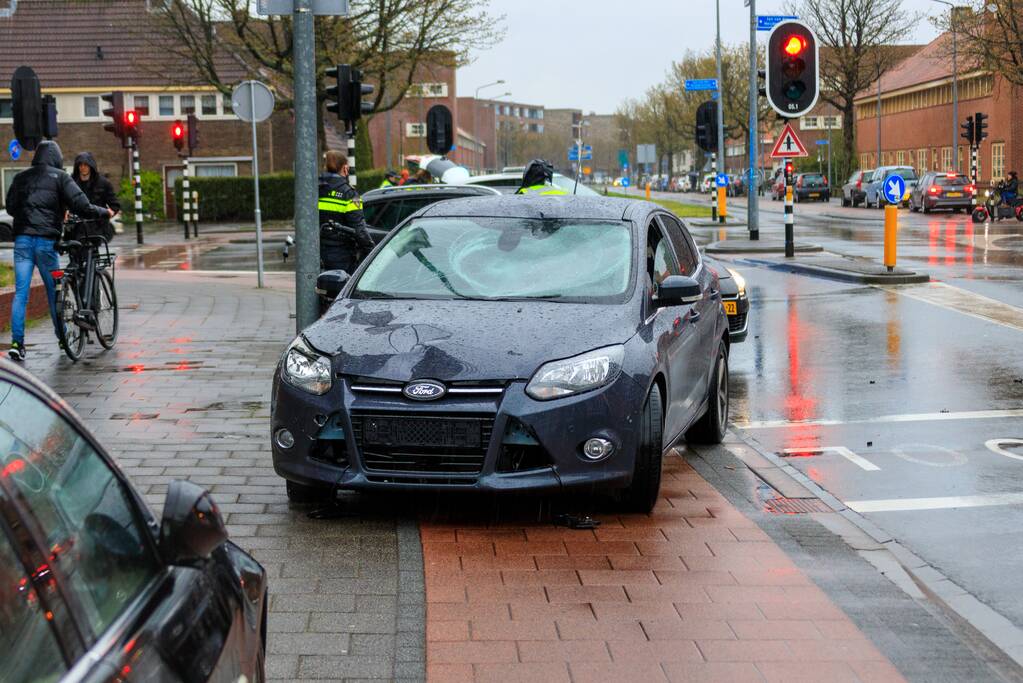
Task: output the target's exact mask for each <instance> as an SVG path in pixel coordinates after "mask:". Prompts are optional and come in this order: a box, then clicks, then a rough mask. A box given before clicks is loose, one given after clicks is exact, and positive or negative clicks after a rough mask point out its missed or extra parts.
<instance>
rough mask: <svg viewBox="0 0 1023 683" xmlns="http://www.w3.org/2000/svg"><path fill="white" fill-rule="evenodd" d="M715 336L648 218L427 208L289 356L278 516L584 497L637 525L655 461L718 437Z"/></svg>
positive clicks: (592, 205)
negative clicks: (395, 499) (383, 496)
mask: <svg viewBox="0 0 1023 683" xmlns="http://www.w3.org/2000/svg"><path fill="white" fill-rule="evenodd" d="M580 263H585V264H587V267H586V268H579V267H578V264H580ZM697 319H698V320H699V323H697ZM728 330H729V326H728V320H727V316H726V315H725V312H724V307H723V305H722V301H721V294H720V280H719V277H718V275H717V273H716V272H715V271H714V270H713V269H712V268H710V267H709V266H707V265H706V264H705V263H704V261H703V259H702V257H701V256H700V253H699V251H698V250H697V248H696V245H695V243H694V241H693V239H692V236H691V235H689V233H688V231H687V230H686V229H685V227H684V226H683V224H682V222H681V221H680V220H679V219H678V218H676V217H675V216H674V215H672V214H670V213H668V212H667V211H665V210H664V209H661V208H660V207H658V206H656V205H654V204H651V203H648V202H641V201H634V200H624V199H613V198H603V197H594V198H586V197H578V198H574V199H573V200H572V201H567V202H566V201H559V200H557V199H552V198H547V197H534V196H527V197H481V198H473V199H463V200H459V201H452V202H439V203H436V204H433V205H431V206H428V207H426V208H425V209H422V210H420V211H419V212H418V213H417V214H415V215H414V216H412V217H411V218H410V219H409V220H408V221H406V222H405V223H404V224H403V225H402V226H401V227H399V228H398V229H397V230H395V231H394V232H392V233H391V234H390V235H389V236H388V237H387V239H386V240H384V242H382V243H381V244H380V245H379V246H378V247H377V249H376V250H375V251H374V252H373V254H371V255H370V257H369V258H368V259H367V260H366V261H365V262H364V263H363V264H362V265H361V266H360V267H359V269H358V270H357V271H356V272H355V273H354V274H353V275H352V277H351V278H350V279H349V280H348V281H347V283H345V285H344V288H343V289H342V291H341V292H340V295H339V296H338V299H337V300H336V301H335V302H334V304H333V306H331V309H330V312H329V313H328V314H327V315H325V316H323V317H322V318H321V319H320V320H319V321H318V322H316V323H314V324H313V325H311V326H309V327H308V328H306V329H305V330H303V331H302V333H301V334H300V335H299V336H298V337H297V338H296V339H295V340H294V341H293V342H292V343H291V344H290V345H289V346H288V348H287V349H286V351H285V353H284V354H283V356H282V358H281V362H280V363H279V365H278V367H277V370H276V372H275V373H274V378H273V401H272V404H273V406H274V407H273V411H272V416H271V442H272V449H273V462H274V468H275V470H276V471H277V473H278V474H279V475H280V476H282V477H284V478H285V479H286V480H287V490H288V495H289V496H290V497H291V499H292V500H293V501H315V500H319V499H322V498H324V497H326V496H330V495H332V494H333V493H334V492H335V491H337V490H338V489H362V490H387V489H391V490H409V489H428V490H429V489H432V490H447V491H466V490H489V491H503V492H522V491H562V490H566V489H576V488H580V487H582V488H585V489H587V490H592V489H594V488H599V489H617V490H618V492H619V494H618V495H619V497H620V499H621V501H622V502H623V503H624V505H625V506H626V507H627V508H629V509H633V510H640V511H648V510H650V509H651V508H652V506H653V505H654V503H655V502H656V500H657V495H658V490H659V487H660V472H661V453H662V451H663V449H664V447H665V446H666V445H668V444H671V443H673V442H675V440H677V439H679V438H682V437H683V436H684V437H685V438H687V439H689V440H691V441H694V442H711V443H717V442H720V441H721V439H722V438H723V436H724V433H725V428H726V425H727V419H728V391H729V389H728V349H729V344H730V342H729V334H728ZM381 340H384V341H385V343H383V344H381ZM566 425H571V429H566V427H565V426H566Z"/></svg>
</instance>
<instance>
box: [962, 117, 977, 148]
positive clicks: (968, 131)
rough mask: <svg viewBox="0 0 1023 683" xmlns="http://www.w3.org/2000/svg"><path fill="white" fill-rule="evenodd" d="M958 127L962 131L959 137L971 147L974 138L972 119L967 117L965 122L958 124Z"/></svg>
mask: <svg viewBox="0 0 1023 683" xmlns="http://www.w3.org/2000/svg"><path fill="white" fill-rule="evenodd" d="M959 127H960V128H962V129H963V132H962V133H960V134H959V136H960V137H961V138H963V139H964V140H966V142H968V143H970V144H971V145H972V144H973V138H974V126H973V117H972V116H967V117H966V120H965V121H963V122H962V123H960V124H959Z"/></svg>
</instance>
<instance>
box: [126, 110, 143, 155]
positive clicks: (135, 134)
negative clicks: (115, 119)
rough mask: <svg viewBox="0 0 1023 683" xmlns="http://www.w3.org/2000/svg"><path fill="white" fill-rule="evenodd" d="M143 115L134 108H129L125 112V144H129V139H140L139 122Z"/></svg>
mask: <svg viewBox="0 0 1023 683" xmlns="http://www.w3.org/2000/svg"><path fill="white" fill-rule="evenodd" d="M140 119H141V117H140V116H139V113H138V112H137V111H135V110H134V109H129V110H128V111H126V112H124V144H125V146H127V145H128V144H129V142H128V141H129V140H136V141H137V140H138V138H139V133H140V132H141V130H140V129H139V122H140Z"/></svg>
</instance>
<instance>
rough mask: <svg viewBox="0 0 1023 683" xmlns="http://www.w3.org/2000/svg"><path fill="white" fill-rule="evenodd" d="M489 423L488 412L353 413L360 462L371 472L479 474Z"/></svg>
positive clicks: (491, 423)
mask: <svg viewBox="0 0 1023 683" xmlns="http://www.w3.org/2000/svg"><path fill="white" fill-rule="evenodd" d="M493 429H494V418H493V416H491V415H451V414H432V415H415V414H408V413H354V412H353V414H352V432H353V436H354V437H355V443H356V446H357V448H358V449H359V453H360V454H361V455H362V464H363V466H364V467H365V468H366V470H368V471H374V472H408V473H430V474H456V475H466V474H470V475H475V474H479V473H480V472H481V471H482V470H483V461H484V459H485V458H486V455H487V448H488V447H489V445H490V437H491V434H492V433H493Z"/></svg>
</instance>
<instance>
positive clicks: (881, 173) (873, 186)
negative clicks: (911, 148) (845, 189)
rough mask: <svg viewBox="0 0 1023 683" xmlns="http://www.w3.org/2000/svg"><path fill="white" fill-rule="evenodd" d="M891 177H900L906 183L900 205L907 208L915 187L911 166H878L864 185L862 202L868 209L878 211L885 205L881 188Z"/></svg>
mask: <svg viewBox="0 0 1023 683" xmlns="http://www.w3.org/2000/svg"><path fill="white" fill-rule="evenodd" d="M893 175H900V176H902V179H903V180H905V181H906V193H905V194H904V195H903V197H902V204H903V205H904V206H908V204H909V193H910V192H912V190H913V188H914V187H916V185H917V175H916V171H915V170H913V167H912V166H880V167H878V168H876V169H874V174H873V175H872V176H870V182H869V183H867V184H866V187H865V188H864V190H863V191H864V193H865V194H866V197H865V198H864V202H865V203H866V205H867V207H868V208H869V207H874V208H876V209H880V208H881V207H883V206H884V205H885V204H886V203H887V202H886V201H885V198H884V193H883V191H882V188H883V187H884V181H885V180H887V179H888V178H889V177H890V176H893Z"/></svg>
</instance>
